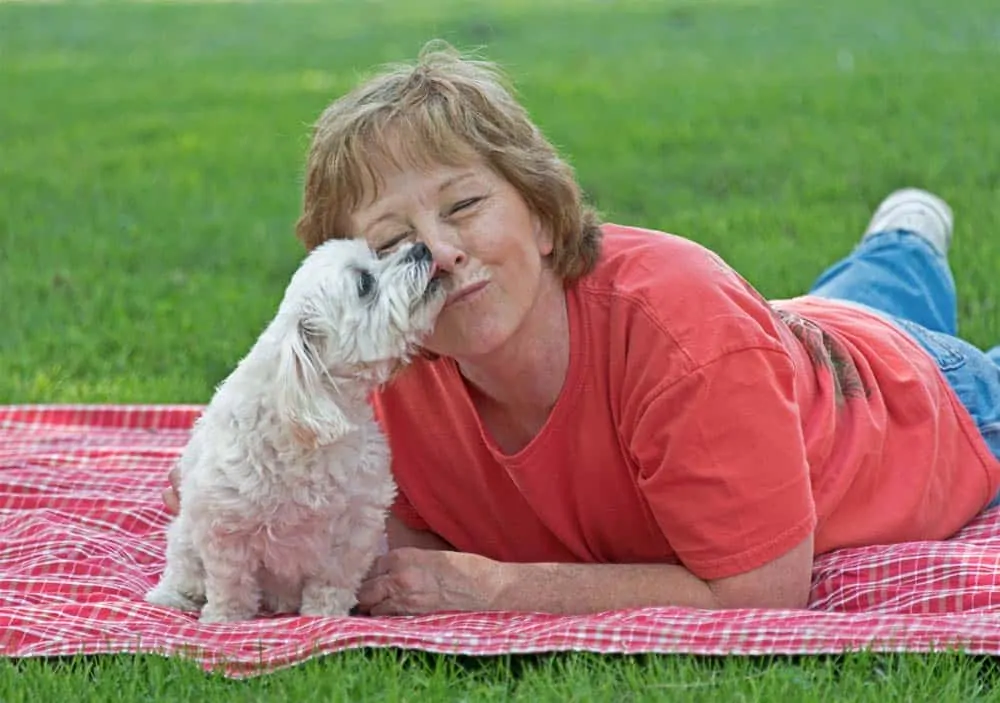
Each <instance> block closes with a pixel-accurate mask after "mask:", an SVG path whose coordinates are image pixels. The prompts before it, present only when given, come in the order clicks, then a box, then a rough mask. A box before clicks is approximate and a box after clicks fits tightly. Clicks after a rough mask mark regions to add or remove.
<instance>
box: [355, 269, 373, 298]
mask: <svg viewBox="0 0 1000 703" xmlns="http://www.w3.org/2000/svg"><path fill="white" fill-rule="evenodd" d="M374 291H375V277H374V276H373V275H371V273H370V272H368V271H358V297H359V298H367V297H368V296H370V295H371V294H372V293H373V292H374Z"/></svg>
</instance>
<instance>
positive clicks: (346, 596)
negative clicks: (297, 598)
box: [299, 588, 358, 617]
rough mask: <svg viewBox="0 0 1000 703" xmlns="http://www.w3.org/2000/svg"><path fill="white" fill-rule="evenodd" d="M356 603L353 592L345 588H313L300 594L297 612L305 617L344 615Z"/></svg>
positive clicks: (348, 612)
mask: <svg viewBox="0 0 1000 703" xmlns="http://www.w3.org/2000/svg"><path fill="white" fill-rule="evenodd" d="M357 604H358V599H357V598H356V597H355V595H354V592H353V591H350V590H348V589H346V588H313V589H307V592H306V593H303V594H302V607H301V608H299V614H300V615H305V616H306V617H345V616H347V615H349V614H350V612H351V608H353V607H354V606H355V605H357Z"/></svg>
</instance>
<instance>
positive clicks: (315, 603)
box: [146, 240, 446, 622]
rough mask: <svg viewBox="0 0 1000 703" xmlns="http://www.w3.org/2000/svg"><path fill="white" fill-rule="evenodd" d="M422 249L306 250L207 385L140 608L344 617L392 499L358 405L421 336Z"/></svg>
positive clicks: (427, 309) (384, 455) (379, 438)
mask: <svg viewBox="0 0 1000 703" xmlns="http://www.w3.org/2000/svg"><path fill="white" fill-rule="evenodd" d="M434 269H435V267H434V265H433V262H432V259H431V255H430V252H429V250H428V249H427V247H426V246H424V245H422V244H417V245H409V246H406V247H404V248H401V249H400V250H399V251H396V252H394V253H393V254H391V255H389V256H388V257H386V258H383V259H379V258H377V257H376V256H375V255H374V254H373V253H372V252H371V251H370V250H369V248H368V247H367V246H366V245H365V244H364V243H363V242H360V241H354V240H333V241H329V242H327V243H325V244H323V245H322V246H320V247H317V248H316V249H315V250H314V251H313V252H312V253H311V254H310V255H309V256H307V257H306V259H305V261H304V262H303V263H302V265H301V267H300V268H299V269H298V271H296V273H295V275H294V276H293V277H292V279H291V281H290V283H289V285H288V289H287V290H286V291H285V296H284V299H283V301H282V302H281V305H280V307H279V309H278V312H277V315H276V316H275V318H274V320H273V321H272V322H271V323H270V325H268V327H267V329H266V330H265V331H264V333H263V334H262V335H261V336H260V339H259V340H258V341H257V342H256V344H255V345H254V346H253V348H252V349H251V350H250V353H249V354H248V355H247V356H246V357H245V358H244V359H243V360H242V361H241V362H240V363H239V365H238V366H237V367H236V369H235V371H233V373H232V374H231V375H230V376H229V378H227V379H226V380H225V381H224V382H223V383H222V384H221V385H220V386H219V388H218V390H217V391H216V393H215V396H214V397H213V399H212V401H211V403H209V405H208V407H207V408H206V409H205V411H204V413H203V414H202V416H201V417H200V418H199V420H198V422H197V423H196V425H195V427H194V430H193V432H192V436H191V440H190V442H189V444H188V446H187V447H186V448H185V450H184V452H183V454H182V455H181V457H180V460H179V464H178V465H179V469H180V482H179V488H180V495H181V498H182V501H181V509H180V512H179V514H178V515H177V517H176V519H175V520H174V521H173V523H172V524H171V526H170V528H169V530H168V533H167V566H166V570H165V571H164V573H163V576H162V578H161V580H160V582H159V584H158V585H157V586H156V588H154V589H153V590H152V591H150V592H149V593H148V594H147V596H146V600H147V601H149V602H150V603H154V604H157V605H164V606H169V607H174V608H180V609H183V610H198V609H199V608H200V609H201V620H202V621H203V622H226V621H234V620H245V619H249V618H253V617H254V616H255V615H257V613H258V611H259V607H260V606H261V605H263V606H264V607H265V608H266V609H267V610H270V611H271V612H275V613H287V612H299V613H301V614H302V615H346V614H347V613H348V611H349V610H350V609H351V608H352V607H353V606H354V605H355V604H356V597H355V596H356V593H357V590H358V587H359V586H360V585H361V580H362V579H363V577H364V575H365V574H366V573H367V571H368V569H369V568H370V566H371V564H372V561H373V560H374V558H375V556H376V553H377V550H378V547H379V543H380V540H381V538H382V535H383V533H384V528H385V516H386V512H387V509H388V507H389V505H390V503H391V502H392V500H393V498H394V496H395V491H396V488H395V484H394V482H393V480H392V477H391V474H390V471H389V450H388V447H387V444H386V442H385V439H384V437H383V435H382V433H381V431H380V430H379V427H378V426H377V424H376V422H375V420H374V418H373V414H372V410H371V407H370V405H369V398H368V396H369V393H370V392H371V391H372V390H373V389H375V388H376V387H377V386H378V385H379V384H382V383H384V382H386V381H387V380H388V379H389V378H390V377H391V375H392V374H393V373H394V372H395V371H396V370H397V369H398V368H400V366H401V365H402V364H403V363H405V362H406V360H407V359H408V358H409V355H410V354H411V353H412V352H413V351H414V349H415V348H416V346H417V345H419V343H420V340H421V339H422V338H423V336H424V335H426V334H427V333H429V332H430V330H431V328H432V326H433V323H434V320H435V318H436V316H437V313H438V312H439V311H440V309H441V307H442V305H443V304H444V299H445V296H446V292H445V290H444V285H443V284H442V282H441V280H440V279H439V278H437V277H436V276H435V275H434V272H435V271H434Z"/></svg>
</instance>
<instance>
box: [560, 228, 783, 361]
mask: <svg viewBox="0 0 1000 703" xmlns="http://www.w3.org/2000/svg"><path fill="white" fill-rule="evenodd" d="M603 235H604V236H603V238H602V251H601V256H600V258H599V260H598V263H597V266H595V268H594V269H593V270H592V271H591V272H590V273H589V274H587V275H586V276H584V277H583V278H581V279H580V281H579V282H578V285H579V287H578V289H577V292H576V293H575V295H576V297H577V298H578V304H579V305H580V306H581V308H582V309H583V311H584V314H586V315H587V316H588V317H591V318H592V321H597V320H598V319H602V318H604V320H605V322H606V323H607V325H608V326H610V327H617V328H620V329H619V330H618V331H620V332H625V333H627V334H636V333H639V332H641V330H643V329H649V333H650V334H653V333H654V331H653V330H658V332H656V333H655V334H661V335H666V336H669V337H670V338H672V339H673V340H674V342H675V343H676V344H677V345H678V346H680V347H681V348H683V349H685V350H686V351H688V352H689V353H693V355H694V356H696V357H705V356H709V357H710V356H714V355H716V354H721V353H725V352H726V351H727V350H732V349H736V348H741V347H747V346H755V345H761V344H763V345H766V346H771V345H772V344H773V342H774V340H775V339H776V336H777V335H776V332H775V330H774V324H775V319H774V314H773V311H772V310H771V307H770V305H769V304H768V303H767V301H766V300H765V299H764V297H763V296H762V295H761V294H760V293H758V292H757V290H756V289H754V288H753V286H751V285H750V284H749V283H748V282H747V281H746V280H745V279H744V278H743V277H742V276H741V275H740V274H739V273H737V272H736V270H735V269H733V268H732V267H731V266H730V265H729V264H728V263H726V262H725V261H724V260H723V259H722V257H721V256H719V255H718V254H716V253H715V252H713V251H712V250H710V249H708V248H707V247H705V246H703V245H701V244H699V243H697V242H695V241H693V240H691V239H687V238H685V237H681V236H678V235H674V234H670V233H667V232H660V231H656V230H650V229H642V228H637V227H625V226H621V225H614V224H611V225H605V226H604V228H603ZM588 311H589V312H588ZM599 326H604V325H599ZM615 334H617V332H615Z"/></svg>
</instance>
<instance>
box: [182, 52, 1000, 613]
mask: <svg viewBox="0 0 1000 703" xmlns="http://www.w3.org/2000/svg"><path fill="white" fill-rule="evenodd" d="M951 231H952V217H951V212H950V210H949V209H948V206H947V205H946V204H945V203H944V202H943V201H941V200H940V199H939V198H937V197H936V196H933V195H931V194H929V193H925V192H923V191H916V190H907V191H900V192H897V193H895V194H893V195H892V196H890V197H889V198H888V199H887V200H886V201H885V202H884V203H883V204H882V205H881V206H880V208H879V209H878V210H877V211H876V213H875V216H874V218H873V219H872V222H871V224H870V226H869V227H868V230H867V232H866V233H865V235H864V237H863V239H862V241H861V243H860V244H859V245H858V247H857V248H856V249H855V251H854V252H852V253H851V254H850V256H848V257H847V258H846V259H845V260H844V261H842V262H840V263H838V264H837V265H836V266H834V267H832V268H831V269H830V270H828V271H827V272H826V273H824V274H823V276H822V277H821V278H820V280H819V281H818V282H817V284H816V286H815V287H814V288H813V290H812V291H810V294H809V295H808V296H804V297H801V298H797V299H794V300H789V301H772V302H771V303H768V302H767V301H765V300H764V299H763V298H762V297H761V296H760V295H759V294H758V293H757V292H756V291H755V290H754V289H753V288H752V287H750V286H749V285H748V284H747V283H746V282H745V281H744V280H743V279H742V278H741V277H740V276H739V275H738V274H737V273H736V272H734V271H733V270H732V269H731V268H730V267H729V266H727V265H726V263H725V262H723V261H722V260H721V259H720V258H719V257H718V256H716V255H715V254H713V253H712V252H710V251H707V250H706V249H704V248H703V247H701V246H699V245H697V244H695V243H693V242H690V241H687V240H685V239H682V238H679V237H675V236H671V235H667V234H663V233H657V232H649V231H646V230H640V229H634V228H628V227H620V226H613V225H603V226H602V225H600V224H599V222H598V218H597V215H596V214H595V213H594V212H593V211H592V210H591V209H589V208H588V207H587V206H586V205H584V204H583V203H582V201H581V196H580V190H579V187H578V185H577V183H576V182H575V180H574V176H573V174H572V171H571V170H570V168H569V167H568V166H567V165H566V164H565V163H564V162H563V161H562V160H561V159H560V158H559V156H558V155H557V154H556V152H555V150H554V148H553V147H552V146H551V145H550V144H549V142H548V141H547V140H546V139H545V138H544V137H543V136H542V135H541V133H540V132H539V130H538V129H537V128H536V127H535V126H534V124H533V123H532V122H531V121H530V119H529V117H528V115H527V114H526V113H525V111H524V109H523V108H522V107H521V106H520V105H519V104H518V103H517V102H516V101H515V100H514V98H513V97H512V96H511V94H510V93H509V92H508V91H507V90H506V89H505V88H504V85H503V80H502V77H501V75H500V74H499V72H498V71H497V69H496V68H495V67H494V66H492V65H490V64H487V63H483V62H475V61H470V60H465V59H463V58H461V57H460V56H458V55H457V54H456V53H455V52H454V51H452V50H451V49H450V48H448V47H439V46H429V47H428V48H427V49H425V51H424V52H423V53H422V54H421V56H420V58H419V60H418V62H417V63H416V64H415V65H414V66H408V67H407V66H404V67H395V68H392V69H389V70H387V71H386V72H385V73H383V74H381V75H378V76H376V77H374V78H372V79H370V80H369V81H367V82H365V83H364V84H362V85H361V86H359V87H358V88H357V89H355V90H354V91H353V92H351V93H350V94H348V95H346V96H344V97H342V98H340V99H339V100H337V101H336V102H334V103H333V104H332V105H331V106H330V107H329V108H328V109H327V110H326V111H325V112H324V113H323V115H322V116H321V117H320V119H319V121H318V123H317V125H316V129H315V132H314V137H313V143H312V147H311V150H310V153H309V157H308V163H307V174H306V187H305V198H304V206H303V213H302V216H301V218H300V220H299V223H298V226H297V233H298V236H299V238H300V239H301V240H302V242H303V243H304V244H305V246H306V247H307V248H312V247H315V246H317V245H318V244H320V243H321V242H323V241H325V240H326V239H329V238H333V237H362V238H364V239H365V240H367V241H368V242H369V244H370V245H371V247H372V248H373V249H375V250H377V251H379V252H386V251H390V250H391V249H392V248H393V247H395V246H398V245H399V244H400V243H402V242H406V241H419V242H423V243H424V244H425V245H426V246H427V247H428V248H429V249H430V250H431V252H432V254H433V256H434V260H435V262H436V264H437V267H438V270H439V271H440V275H441V276H442V278H443V279H444V281H445V283H446V285H447V286H448V290H449V291H450V295H449V300H448V303H447V304H446V307H445V309H444V310H443V312H442V313H441V316H440V318H439V319H438V322H437V324H436V327H435V330H434V332H433V334H432V335H431V337H430V338H429V339H427V340H426V345H425V346H426V351H427V354H426V358H422V359H420V360H418V361H416V362H415V363H414V364H413V365H412V366H411V367H410V368H408V369H407V370H406V371H405V372H404V373H403V374H401V375H400V376H399V377H398V379H397V380H396V381H394V382H393V384H392V385H391V386H390V387H388V388H386V389H384V390H383V391H382V392H380V393H379V394H378V395H377V396H376V397H375V398H374V403H375V407H376V411H377V414H378V416H379V419H380V421H381V422H382V423H383V426H384V428H385V430H386V432H387V434H388V436H389V440H390V444H391V447H392V450H393V456H394V473H395V475H396V479H397V482H398V484H399V489H400V492H399V499H398V501H397V503H396V505H395V506H394V509H393V512H392V515H391V516H390V518H389V522H388V529H387V533H388V543H389V544H388V546H389V551H388V553H387V554H386V555H384V556H383V557H382V558H380V559H379V561H378V562H377V563H376V565H375V567H374V568H373V570H372V573H371V574H370V576H369V578H368V580H367V581H366V582H365V584H364V585H363V587H362V589H361V592H360V593H359V607H360V609H361V610H362V611H365V612H370V613H372V614H396V613H422V612H433V611H440V610H489V609H501V610H535V611H546V612H556V613H580V612H593V611H600V610H607V609H615V608H625V607H638V606H648V605H680V606H690V607H699V608H737V607H775V608H801V607H804V606H805V605H806V604H807V599H808V595H809V588H810V577H811V568H812V563H813V559H814V557H815V555H817V554H820V553H823V552H826V551H829V550H832V549H837V548H841V547H848V546H858V545H865V544H879V543H891V542H900V541H907V540H918V539H943V538H946V537H948V536H949V535H951V534H953V533H954V532H955V531H956V530H958V529H959V528H961V527H962V526H963V525H964V524H966V523H967V522H968V521H969V520H970V519H971V518H973V517H974V516H975V515H977V514H978V513H979V512H980V511H982V510H983V509H984V508H985V507H987V506H988V505H989V504H990V502H991V500H992V499H993V498H994V496H996V495H997V492H998V487H1000V486H998V483H1000V480H998V479H1000V461H998V459H997V455H998V454H1000V431H998V428H1000V367H998V365H997V364H998V363H1000V348H998V349H995V350H993V352H991V354H992V359H991V358H990V357H988V356H987V355H984V354H983V353H982V352H980V351H978V350H976V349H975V348H974V347H972V346H971V345H968V344H966V343H965V342H962V341H961V340H959V339H957V338H955V337H954V336H953V335H954V334H955V325H956V323H955V315H956V313H955V291H954V285H953V282H952V280H951V274H950V271H949V269H948V265H947V259H946V255H947V249H948V245H949V243H950V239H951ZM995 362H996V363H995ZM166 498H167V502H168V504H172V505H175V504H176V498H177V496H176V495H175V494H174V493H172V492H168V495H167V497H166Z"/></svg>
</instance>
